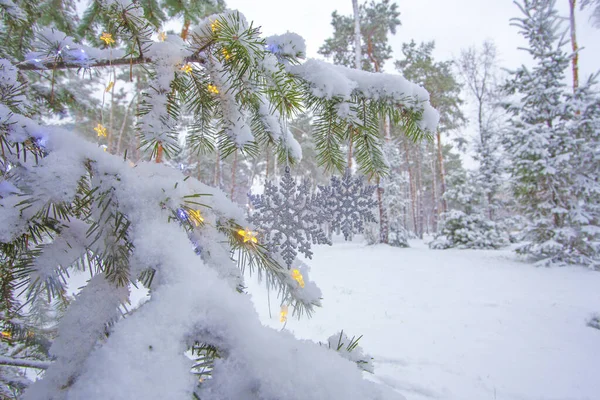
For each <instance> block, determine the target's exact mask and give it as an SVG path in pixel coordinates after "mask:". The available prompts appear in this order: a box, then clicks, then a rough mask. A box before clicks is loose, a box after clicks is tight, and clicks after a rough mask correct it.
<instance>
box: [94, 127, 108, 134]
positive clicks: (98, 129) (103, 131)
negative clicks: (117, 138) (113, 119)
mask: <svg viewBox="0 0 600 400" xmlns="http://www.w3.org/2000/svg"><path fill="white" fill-rule="evenodd" d="M94 130H95V131H96V133H97V134H98V137H107V136H108V133H107V132H106V128H105V127H104V125H102V124H98V125H96V127H95V128H94Z"/></svg>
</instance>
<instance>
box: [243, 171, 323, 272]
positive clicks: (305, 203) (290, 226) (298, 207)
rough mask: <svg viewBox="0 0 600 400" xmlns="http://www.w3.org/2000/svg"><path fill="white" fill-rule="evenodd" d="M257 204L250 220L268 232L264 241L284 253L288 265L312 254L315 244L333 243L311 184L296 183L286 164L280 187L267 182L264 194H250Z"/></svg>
mask: <svg viewBox="0 0 600 400" xmlns="http://www.w3.org/2000/svg"><path fill="white" fill-rule="evenodd" d="M249 198H250V202H251V203H252V206H253V208H254V211H253V213H252V215H251V216H250V217H249V218H248V220H249V221H250V222H251V223H253V224H254V225H255V226H256V227H257V228H258V229H259V230H260V231H262V232H263V233H264V238H263V241H264V242H265V244H266V246H267V248H268V249H269V250H270V251H271V252H273V253H279V254H281V257H282V258H283V260H284V261H285V263H286V264H287V266H288V268H289V267H290V266H291V265H292V262H293V261H294V259H295V258H296V256H297V255H298V253H302V254H304V256H305V257H307V258H312V254H313V253H312V251H311V243H312V244H329V245H330V244H331V241H330V240H329V238H328V237H327V235H326V234H325V232H323V230H322V229H321V227H320V224H321V223H322V222H324V220H323V219H322V213H321V212H320V210H319V209H318V202H317V201H316V197H315V196H314V195H311V194H310V184H309V182H308V181H307V180H303V181H302V183H301V184H299V185H298V184H296V181H295V180H294V178H292V176H291V174H290V170H289V167H286V169H285V173H284V175H283V176H282V177H281V181H280V183H279V188H278V187H277V186H275V185H274V184H273V183H272V182H267V183H266V184H265V192H264V194H262V195H252V194H250V195H249Z"/></svg>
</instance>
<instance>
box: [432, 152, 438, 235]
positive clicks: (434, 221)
mask: <svg viewBox="0 0 600 400" xmlns="http://www.w3.org/2000/svg"><path fill="white" fill-rule="evenodd" d="M431 150H432V151H431V153H432V155H433V153H435V149H431ZM435 164H436V163H435V157H431V177H432V184H431V189H432V190H431V194H432V201H433V213H432V221H431V225H432V228H433V231H434V232H437V226H438V217H439V215H438V211H439V209H438V195H437V168H436V167H435Z"/></svg>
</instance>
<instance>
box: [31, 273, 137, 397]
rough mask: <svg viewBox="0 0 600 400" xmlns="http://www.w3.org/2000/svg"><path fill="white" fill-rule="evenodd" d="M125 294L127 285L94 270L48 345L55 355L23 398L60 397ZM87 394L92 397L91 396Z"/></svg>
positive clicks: (81, 366) (112, 317) (98, 339)
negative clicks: (52, 340)
mask: <svg viewBox="0 0 600 400" xmlns="http://www.w3.org/2000/svg"><path fill="white" fill-rule="evenodd" d="M128 297H129V290H128V289H127V287H116V286H115V285H114V284H112V283H110V282H109V281H108V280H107V279H106V277H105V276H104V274H97V275H96V276H94V277H93V278H92V279H91V280H90V281H89V282H88V284H87V285H86V286H85V287H84V288H83V289H82V291H81V292H80V293H79V294H78V295H77V296H76V297H75V301H74V302H73V303H72V304H71V306H70V307H69V309H68V311H67V312H66V314H65V315H64V316H63V317H62V319H61V323H60V324H59V328H58V336H57V338H56V340H55V341H54V342H53V343H52V346H51V347H50V354H51V355H53V356H55V357H56V360H55V361H54V362H53V363H52V364H51V366H50V367H49V368H48V370H47V371H46V372H45V374H44V379H41V380H38V381H36V382H35V383H34V384H33V385H31V386H30V387H29V389H28V390H27V391H26V393H25V395H24V397H23V398H24V399H25V400H28V399H32V400H34V399H63V398H65V397H64V395H65V392H64V389H65V388H66V387H68V386H70V385H71V384H72V383H73V381H75V380H77V379H78V376H79V375H80V374H81V373H82V368H83V367H84V364H85V361H86V359H87V358H88V356H89V354H90V353H91V352H92V350H93V349H94V348H95V347H96V345H97V343H98V342H99V341H100V340H101V339H102V338H103V337H104V339H106V336H107V333H108V331H107V327H106V324H108V323H109V322H112V321H113V320H114V319H115V318H116V317H117V316H118V307H119V305H120V304H121V303H123V302H125V301H126V300H127V298H128ZM89 398H95V397H94V396H91V397H89Z"/></svg>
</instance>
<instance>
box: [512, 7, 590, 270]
mask: <svg viewBox="0 0 600 400" xmlns="http://www.w3.org/2000/svg"><path fill="white" fill-rule="evenodd" d="M516 4H517V5H518V6H519V8H520V10H521V11H522V13H523V15H524V16H523V17H522V18H515V19H514V20H513V23H514V25H515V26H517V27H518V28H519V30H520V33H521V34H522V35H523V36H524V37H525V38H526V39H527V40H528V42H529V48H527V49H526V50H527V52H528V53H529V54H530V55H531V56H532V58H533V60H534V62H535V64H534V67H533V68H532V69H531V70H530V69H528V68H526V67H524V66H523V67H521V68H519V69H518V70H516V71H514V72H513V73H512V78H511V80H510V81H509V83H508V84H507V89H508V92H509V93H510V94H511V95H514V96H515V97H516V99H515V101H514V102H512V103H510V104H508V105H507V109H508V110H509V111H510V112H511V113H512V114H513V117H512V118H511V127H510V129H509V131H508V135H507V137H506V146H507V154H509V156H510V157H511V164H510V172H511V175H512V178H513V182H512V185H513V191H514V195H515V197H516V199H517V201H518V204H519V206H520V209H521V210H522V212H523V213H524V215H525V216H526V217H527V218H528V219H529V220H530V225H529V227H528V229H527V231H526V239H527V240H528V242H527V243H526V244H525V245H523V246H522V247H520V248H519V249H518V252H519V253H521V254H526V255H529V256H531V257H533V258H534V259H536V260H538V261H539V262H543V263H557V264H565V263H581V264H586V265H595V264H597V262H598V233H599V231H598V214H597V204H598V199H597V198H594V195H591V197H588V195H589V194H591V193H595V192H597V188H598V182H597V172H596V171H594V169H595V168H596V167H595V165H594V166H590V165H587V164H585V163H586V162H590V161H591V160H592V159H593V158H594V157H595V156H594V154H596V153H597V151H598V150H597V149H598V137H597V135H596V134H595V133H594V128H592V126H594V125H595V124H596V123H597V122H595V121H596V119H595V118H596V117H594V116H593V114H595V112H594V111H591V110H592V109H594V106H591V108H589V107H590V105H593V104H597V103H596V102H597V92H596V90H595V88H594V87H592V86H590V85H585V87H584V88H580V89H578V90H577V91H576V93H577V94H576V95H575V96H573V95H571V94H570V93H569V91H568V90H566V86H565V83H564V82H565V73H566V72H565V71H566V70H567V68H568V67H569V62H570V58H569V56H568V55H566V54H565V53H564V52H563V51H562V50H561V48H562V46H563V45H564V40H563V36H562V35H561V19H560V17H559V16H558V15H557V12H556V10H555V8H554V5H555V1H553V0H524V1H522V2H520V3H516ZM578 97H579V99H580V101H577V100H576V98H578ZM584 98H585V100H583V99H584ZM584 121H586V122H584ZM582 160H586V161H584V162H583V163H582ZM590 168H591V169H590ZM584 193H585V194H584Z"/></svg>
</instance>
